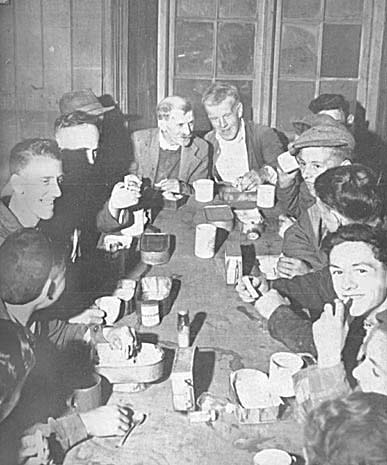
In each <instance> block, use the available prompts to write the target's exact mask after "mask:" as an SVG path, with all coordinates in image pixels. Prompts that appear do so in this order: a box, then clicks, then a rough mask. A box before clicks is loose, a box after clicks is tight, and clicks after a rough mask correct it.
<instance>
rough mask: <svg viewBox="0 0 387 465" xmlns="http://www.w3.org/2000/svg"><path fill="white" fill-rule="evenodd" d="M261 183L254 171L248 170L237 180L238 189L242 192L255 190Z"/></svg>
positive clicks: (259, 177) (261, 180)
mask: <svg viewBox="0 0 387 465" xmlns="http://www.w3.org/2000/svg"><path fill="white" fill-rule="evenodd" d="M262 183H263V179H262V178H261V176H260V175H259V174H258V173H257V172H256V171H254V170H250V171H248V172H247V173H245V174H244V175H243V176H242V177H241V178H239V182H238V185H239V188H240V190H241V191H242V192H244V191H252V190H257V188H258V186H259V185H261V184H262Z"/></svg>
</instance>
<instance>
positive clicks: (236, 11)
mask: <svg viewBox="0 0 387 465" xmlns="http://www.w3.org/2000/svg"><path fill="white" fill-rule="evenodd" d="M256 14H257V0H238V1H237V2H236V1H235V0H220V5H219V16H220V17H221V18H254V17H255V15H256Z"/></svg>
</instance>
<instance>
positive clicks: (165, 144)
mask: <svg viewBox="0 0 387 465" xmlns="http://www.w3.org/2000/svg"><path fill="white" fill-rule="evenodd" d="M159 141H160V148H161V149H162V150H173V151H175V150H178V149H179V148H180V145H179V144H170V143H169V142H168V141H167V140H166V139H165V137H164V134H163V133H162V131H161V130H160V129H159Z"/></svg>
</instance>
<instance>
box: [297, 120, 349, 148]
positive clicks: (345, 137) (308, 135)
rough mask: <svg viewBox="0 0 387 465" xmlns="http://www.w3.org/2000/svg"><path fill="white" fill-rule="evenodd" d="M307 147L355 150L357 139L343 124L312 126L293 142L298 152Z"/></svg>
mask: <svg viewBox="0 0 387 465" xmlns="http://www.w3.org/2000/svg"><path fill="white" fill-rule="evenodd" d="M306 147H348V148H350V149H352V150H353V149H354V147H355V139H354V138H353V136H352V134H351V133H350V132H349V131H348V129H347V128H346V127H345V126H344V125H343V124H341V123H338V122H336V124H334V123H331V122H329V124H326V123H324V124H319V125H317V126H312V127H311V128H310V129H307V130H306V131H305V132H303V133H302V134H301V135H300V136H299V137H298V138H297V139H296V140H295V141H294V142H293V148H294V149H295V150H296V151H298V150H300V149H303V148H306Z"/></svg>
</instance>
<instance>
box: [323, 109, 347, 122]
mask: <svg viewBox="0 0 387 465" xmlns="http://www.w3.org/2000/svg"><path fill="white" fill-rule="evenodd" d="M318 114H319V115H328V116H330V117H332V118H333V119H335V120H336V121H339V122H340V123H342V124H345V123H346V117H345V113H344V110H342V109H341V108H334V109H333V110H321V111H319V112H318Z"/></svg>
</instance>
